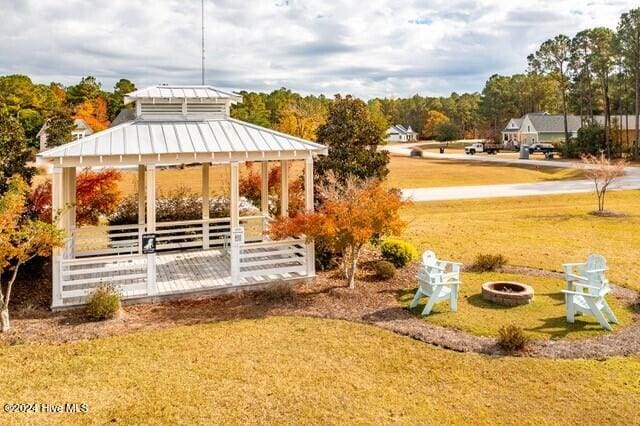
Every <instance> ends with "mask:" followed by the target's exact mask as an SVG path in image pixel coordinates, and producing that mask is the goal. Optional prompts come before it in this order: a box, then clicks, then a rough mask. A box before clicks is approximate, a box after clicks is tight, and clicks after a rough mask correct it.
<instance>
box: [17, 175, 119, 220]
mask: <svg viewBox="0 0 640 426" xmlns="http://www.w3.org/2000/svg"><path fill="white" fill-rule="evenodd" d="M121 179H122V172H120V171H119V170H116V169H102V170H99V171H93V170H91V169H84V170H82V171H81V172H80V173H79V174H78V176H77V178H76V206H75V207H76V223H77V224H78V225H96V224H97V223H98V220H99V219H100V216H108V215H110V214H111V213H113V212H114V211H115V210H116V209H117V207H118V204H119V203H120V201H121V200H122V193H121V191H120V188H119V186H118V183H119V181H120V180H121ZM29 208H30V213H31V215H32V216H33V217H37V218H38V219H39V220H41V221H43V222H51V220H52V215H54V214H55V212H52V210H51V181H49V180H48V181H46V182H43V183H41V184H40V185H38V186H36V187H35V188H34V190H33V191H32V192H31V193H30V194H29Z"/></svg>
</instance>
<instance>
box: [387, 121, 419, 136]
mask: <svg viewBox="0 0 640 426" xmlns="http://www.w3.org/2000/svg"><path fill="white" fill-rule="evenodd" d="M393 133H398V134H401V135H406V134H407V133H416V132H414V131H413V129H412V128H411V126H407V127H404V126H403V125H402V124H394V125H393V126H391V127H389V128H388V129H387V134H393Z"/></svg>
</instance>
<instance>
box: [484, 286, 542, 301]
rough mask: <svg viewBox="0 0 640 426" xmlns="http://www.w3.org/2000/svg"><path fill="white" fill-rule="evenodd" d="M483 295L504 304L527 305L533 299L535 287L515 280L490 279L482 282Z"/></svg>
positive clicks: (486, 298)
mask: <svg viewBox="0 0 640 426" xmlns="http://www.w3.org/2000/svg"><path fill="white" fill-rule="evenodd" d="M482 297H483V298H484V299H485V300H489V301H491V302H493V303H497V304H499V305H504V306H517V305H526V304H528V303H531V301H532V300H533V287H531V286H528V285H526V284H522V283H517V282H513V281H489V282H486V283H484V284H482Z"/></svg>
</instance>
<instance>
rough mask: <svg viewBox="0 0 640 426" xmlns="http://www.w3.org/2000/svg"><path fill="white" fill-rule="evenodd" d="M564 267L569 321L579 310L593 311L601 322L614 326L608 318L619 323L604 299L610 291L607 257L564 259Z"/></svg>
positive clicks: (588, 312)
mask: <svg viewBox="0 0 640 426" xmlns="http://www.w3.org/2000/svg"><path fill="white" fill-rule="evenodd" d="M563 267H564V274H565V279H566V281H567V288H566V289H565V290H562V292H563V293H564V294H565V301H566V303H567V321H568V322H570V323H573V322H574V321H575V316H576V315H580V314H585V315H592V316H594V317H595V318H596V319H597V320H598V322H599V323H600V325H602V326H603V327H604V328H606V329H607V330H611V325H610V324H609V322H611V323H614V324H617V323H618V319H617V318H616V316H615V314H614V313H613V311H612V310H611V307H610V306H609V304H608V303H607V301H606V300H605V296H606V295H607V294H609V293H610V292H611V287H610V286H609V280H608V279H607V278H606V277H605V275H604V273H605V272H606V271H607V269H608V268H607V261H606V260H605V258H604V257H603V256H601V255H599V254H592V255H590V256H589V257H588V258H587V262H586V263H565V264H564V265H563ZM607 320H608V321H607Z"/></svg>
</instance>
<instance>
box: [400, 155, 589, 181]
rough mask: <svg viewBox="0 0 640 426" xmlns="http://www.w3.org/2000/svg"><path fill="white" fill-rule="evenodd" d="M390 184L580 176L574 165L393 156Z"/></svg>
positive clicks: (572, 177)
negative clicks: (534, 164) (538, 164)
mask: <svg viewBox="0 0 640 426" xmlns="http://www.w3.org/2000/svg"><path fill="white" fill-rule="evenodd" d="M389 171H390V173H389V179H388V184H389V186H392V187H396V188H422V187H436V186H437V187H442V186H460V185H490V184H501V183H525V182H544V181H550V180H564V179H580V178H582V177H584V172H583V171H582V170H577V169H561V168H553V167H535V166H526V167H525V166H521V165H512V164H498V163H489V162H477V161H463V160H444V159H443V160H438V159H430V158H423V159H421V158H409V157H400V156H392V157H391V162H390V164H389Z"/></svg>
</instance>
